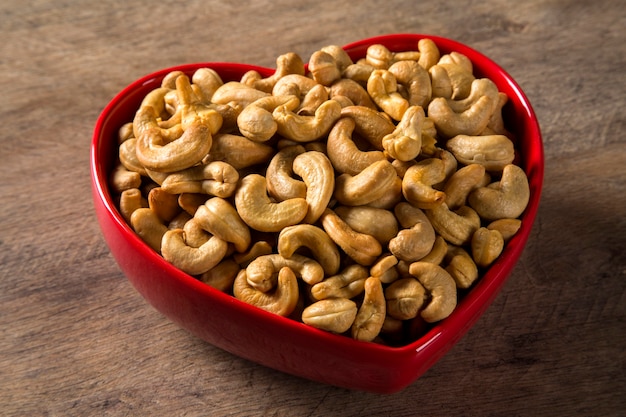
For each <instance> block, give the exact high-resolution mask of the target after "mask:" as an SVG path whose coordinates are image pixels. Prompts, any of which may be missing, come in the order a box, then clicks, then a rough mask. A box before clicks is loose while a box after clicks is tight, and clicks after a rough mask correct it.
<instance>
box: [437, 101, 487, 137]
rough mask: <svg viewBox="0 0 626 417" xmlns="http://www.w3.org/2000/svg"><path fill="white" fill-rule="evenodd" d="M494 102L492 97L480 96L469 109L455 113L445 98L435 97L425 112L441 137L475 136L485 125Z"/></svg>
mask: <svg viewBox="0 0 626 417" xmlns="http://www.w3.org/2000/svg"><path fill="white" fill-rule="evenodd" d="M496 104H497V102H494V100H493V99H492V98H490V97H488V96H482V97H480V98H479V99H478V100H476V102H474V103H473V104H472V106H471V107H470V108H469V109H467V110H465V111H463V112H460V113H455V112H454V111H453V110H452V109H451V108H450V105H449V104H448V102H447V101H446V99H445V98H442V97H437V98H434V99H433V100H432V101H431V102H430V104H429V105H428V111H427V112H428V117H429V118H431V119H432V120H433V121H434V122H435V126H436V127H437V131H438V132H439V133H440V136H442V137H443V138H452V137H454V136H456V135H470V136H475V135H479V134H480V133H481V132H482V131H483V130H485V128H486V127H487V124H488V123H489V119H490V118H491V115H492V114H493V111H494V108H495V105H496Z"/></svg>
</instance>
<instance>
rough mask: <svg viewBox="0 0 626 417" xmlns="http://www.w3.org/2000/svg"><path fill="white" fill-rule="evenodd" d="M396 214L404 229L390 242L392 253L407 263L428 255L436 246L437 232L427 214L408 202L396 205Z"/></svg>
mask: <svg viewBox="0 0 626 417" xmlns="http://www.w3.org/2000/svg"><path fill="white" fill-rule="evenodd" d="M394 212H395V214H396V217H397V218H398V221H399V222H400V224H401V225H402V227H404V229H403V230H400V231H399V232H398V234H397V235H396V236H395V237H394V238H393V239H391V240H390V241H389V245H388V246H389V250H390V251H391V253H392V254H393V255H394V256H395V257H396V258H398V259H401V260H403V261H406V262H414V261H417V260H420V259H422V258H423V257H425V256H426V255H428V254H429V253H430V251H431V250H432V248H433V245H434V244H435V230H434V228H433V226H432V225H431V224H430V221H429V220H428V217H426V214H424V212H423V211H422V210H420V209H419V208H417V207H414V206H412V205H411V204H409V203H406V202H402V203H399V204H398V205H396V207H395V209H394Z"/></svg>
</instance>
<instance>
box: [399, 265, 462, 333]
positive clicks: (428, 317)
mask: <svg viewBox="0 0 626 417" xmlns="http://www.w3.org/2000/svg"><path fill="white" fill-rule="evenodd" d="M409 272H410V274H411V275H413V276H414V277H416V278H417V279H418V280H419V282H420V284H422V285H423V286H424V288H426V290H427V291H428V292H429V293H430V302H429V303H428V305H427V306H426V308H424V309H423V310H422V311H421V313H420V315H421V316H422V318H423V319H424V320H425V321H427V322H428V323H434V322H436V321H439V320H443V319H445V318H446V317H448V316H449V315H450V314H451V313H452V311H454V309H455V307H456V302H457V294H456V284H455V283H454V279H452V277H451V276H450V274H449V273H448V272H446V270H445V269H443V268H442V267H440V266H438V265H435V264H431V263H428V262H413V263H412V264H411V266H410V267H409Z"/></svg>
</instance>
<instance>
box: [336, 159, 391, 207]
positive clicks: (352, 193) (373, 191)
mask: <svg viewBox="0 0 626 417" xmlns="http://www.w3.org/2000/svg"><path fill="white" fill-rule="evenodd" d="M397 178H398V175H397V174H396V170H395V168H394V167H393V165H391V162H389V161H388V160H386V159H383V160H381V161H377V162H374V163H373V164H371V165H370V166H368V167H367V168H365V169H364V170H363V171H361V172H360V173H358V174H356V175H354V176H353V175H350V174H341V175H340V176H338V177H337V179H336V180H335V192H334V196H335V198H336V199H337V201H338V202H339V203H340V204H343V205H348V206H361V205H365V204H368V203H371V202H372V201H375V200H377V199H379V198H381V197H383V196H384V195H385V194H387V193H388V192H389V189H390V188H392V187H393V185H394V183H395V182H396V179H397Z"/></svg>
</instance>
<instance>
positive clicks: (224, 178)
mask: <svg viewBox="0 0 626 417" xmlns="http://www.w3.org/2000/svg"><path fill="white" fill-rule="evenodd" d="M237 181H239V172H237V170H236V169H235V168H234V167H233V166H232V165H230V164H227V163H226V162H222V161H213V162H209V163H208V164H206V165H196V166H194V167H191V168H187V169H184V170H182V171H178V172H174V173H172V174H169V175H168V176H167V177H166V178H165V180H163V182H162V184H161V187H162V188H163V190H165V191H167V192H168V193H171V194H181V193H204V194H209V195H215V196H218V197H230V196H231V195H232V194H233V193H234V192H235V189H236V188H237Z"/></svg>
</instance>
